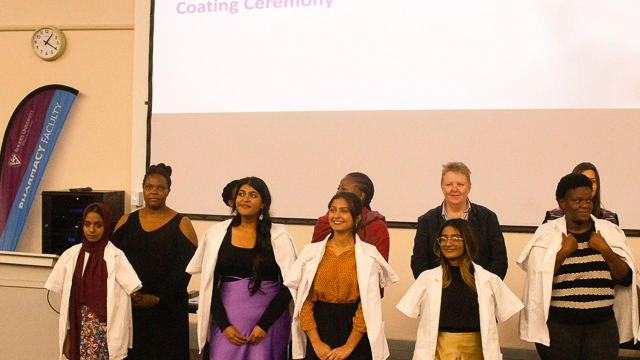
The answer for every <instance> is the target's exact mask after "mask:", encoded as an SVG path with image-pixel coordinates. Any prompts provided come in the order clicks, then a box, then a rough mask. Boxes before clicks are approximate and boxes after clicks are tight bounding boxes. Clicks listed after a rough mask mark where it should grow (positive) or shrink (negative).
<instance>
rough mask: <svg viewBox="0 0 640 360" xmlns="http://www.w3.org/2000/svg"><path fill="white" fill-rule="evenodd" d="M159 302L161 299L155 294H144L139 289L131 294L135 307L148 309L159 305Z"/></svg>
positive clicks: (132, 303)
mask: <svg viewBox="0 0 640 360" xmlns="http://www.w3.org/2000/svg"><path fill="white" fill-rule="evenodd" d="M159 302H160V299H158V297H157V296H155V295H150V294H143V293H141V292H139V291H136V292H134V293H133V294H131V305H133V307H137V308H141V309H148V308H151V307H154V306H156V305H158V303H159Z"/></svg>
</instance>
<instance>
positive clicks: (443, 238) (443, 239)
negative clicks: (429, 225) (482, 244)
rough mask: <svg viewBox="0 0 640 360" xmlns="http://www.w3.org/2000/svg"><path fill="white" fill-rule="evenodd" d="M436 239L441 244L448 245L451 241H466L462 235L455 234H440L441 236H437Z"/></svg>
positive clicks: (453, 242) (457, 243)
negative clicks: (449, 235)
mask: <svg viewBox="0 0 640 360" xmlns="http://www.w3.org/2000/svg"><path fill="white" fill-rule="evenodd" d="M436 240H437V241H438V244H440V245H446V244H447V242H449V241H450V242H451V244H452V245H460V243H461V242H463V241H464V239H463V238H462V237H461V236H455V235H454V236H452V237H446V236H440V237H437V238H436Z"/></svg>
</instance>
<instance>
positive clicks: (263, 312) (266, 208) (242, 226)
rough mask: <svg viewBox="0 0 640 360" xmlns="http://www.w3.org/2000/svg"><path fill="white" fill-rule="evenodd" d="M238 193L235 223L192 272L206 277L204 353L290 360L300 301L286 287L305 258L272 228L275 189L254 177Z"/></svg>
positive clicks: (207, 241)
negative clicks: (295, 305) (294, 306)
mask: <svg viewBox="0 0 640 360" xmlns="http://www.w3.org/2000/svg"><path fill="white" fill-rule="evenodd" d="M237 186H238V187H237V191H236V193H235V201H234V203H233V204H232V208H233V213H232V218H231V219H230V220H226V221H223V222H221V223H219V224H216V225H214V226H213V227H212V228H210V229H209V230H208V231H207V232H206V233H205V235H204V238H203V239H202V241H201V242H200V246H198V250H196V253H195V255H194V256H193V259H191V262H190V263H189V266H187V272H189V273H191V274H196V273H201V274H202V275H201V278H200V279H201V280H200V303H199V309H198V346H199V348H200V350H202V349H203V347H204V346H205V344H206V342H207V340H208V341H209V354H210V359H246V360H270V359H274V360H280V359H286V358H287V344H288V342H289V336H290V333H291V315H290V312H289V304H290V303H291V298H292V296H291V293H290V292H289V289H287V287H285V286H283V285H282V281H283V280H282V279H283V278H284V277H285V276H286V275H287V271H288V270H289V268H290V267H291V265H292V264H293V262H294V261H295V259H296V256H297V251H296V248H295V244H294V243H293V239H292V238H291V235H290V234H289V232H288V231H287V229H286V228H285V226H284V225H280V224H273V223H272V222H271V213H270V208H271V193H270V192H269V188H268V187H267V184H265V182H264V181H262V179H260V178H257V177H247V178H243V179H240V180H239V181H238V184H237ZM208 334H210V335H208Z"/></svg>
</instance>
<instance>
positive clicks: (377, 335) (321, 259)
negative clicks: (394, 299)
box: [284, 192, 399, 360]
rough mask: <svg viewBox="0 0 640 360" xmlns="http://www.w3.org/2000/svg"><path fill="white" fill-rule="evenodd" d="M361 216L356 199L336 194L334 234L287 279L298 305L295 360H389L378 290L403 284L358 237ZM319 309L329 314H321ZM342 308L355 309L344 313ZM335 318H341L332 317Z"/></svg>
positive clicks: (307, 252)
mask: <svg viewBox="0 0 640 360" xmlns="http://www.w3.org/2000/svg"><path fill="white" fill-rule="evenodd" d="M361 210H362V203H361V201H360V198H358V197H357V196H356V195H354V194H351V193H347V192H340V193H338V194H336V195H335V196H334V197H333V198H332V199H331V202H330V203H329V223H330V226H331V228H332V233H331V234H330V235H329V236H328V237H327V239H325V240H324V241H322V242H318V243H313V244H309V245H307V246H305V248H304V250H303V251H302V253H301V254H300V256H299V257H298V259H297V260H296V262H295V263H294V265H293V267H292V268H291V269H290V271H289V274H288V276H287V277H286V278H285V282H284V284H285V285H286V286H288V287H289V288H290V289H291V291H292V293H293V294H294V300H295V309H294V315H293V330H292V332H293V334H292V335H293V340H292V341H293V358H294V359H301V358H304V357H305V356H306V358H307V359H315V358H323V359H352V358H365V359H376V360H380V359H386V358H387V357H388V356H389V348H388V345H387V340H386V337H385V334H384V326H383V322H382V305H381V298H380V288H383V287H385V286H386V285H389V284H392V283H394V282H397V281H398V280H399V278H398V276H397V275H396V273H395V272H394V271H393V270H392V269H391V267H390V266H389V264H387V262H386V261H385V260H384V258H383V257H382V255H380V253H379V252H378V250H377V249H376V247H375V246H373V245H370V244H367V243H364V242H362V241H361V240H360V239H359V238H358V236H357V235H356V229H357V221H358V220H359V219H360V211H361ZM328 284H329V286H328V287H330V288H331V289H328V287H327V286H326V285H328ZM338 293H340V294H338ZM345 294H348V296H345ZM358 299H359V301H358ZM320 305H322V307H323V308H324V309H325V310H322V311H320V310H319V307H320ZM342 306H345V307H350V306H351V308H350V310H347V311H343V310H341V309H342V308H341V307H342ZM356 308H357V309H356ZM327 309H328V310H327ZM301 313H302V314H301ZM336 313H340V314H341V315H339V316H332V315H335V314H336ZM327 322H328V323H330V324H329V325H328V326H329V328H327ZM305 324H306V325H305ZM323 324H324V325H323ZM301 325H302V326H305V327H308V329H306V328H305V329H303V328H302V327H301ZM338 329H340V330H338ZM345 331H346V332H345ZM305 333H306V335H307V336H305ZM338 333H340V334H338ZM307 337H308V339H309V344H308V343H307ZM308 345H311V346H308Z"/></svg>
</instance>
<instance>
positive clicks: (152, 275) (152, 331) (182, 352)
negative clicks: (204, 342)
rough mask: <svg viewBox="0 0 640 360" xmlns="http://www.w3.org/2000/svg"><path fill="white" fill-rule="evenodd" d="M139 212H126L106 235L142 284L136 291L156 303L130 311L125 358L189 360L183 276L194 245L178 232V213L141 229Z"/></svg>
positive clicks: (137, 359) (187, 276) (193, 250)
mask: <svg viewBox="0 0 640 360" xmlns="http://www.w3.org/2000/svg"><path fill="white" fill-rule="evenodd" d="M138 214H139V212H137V211H136V212H133V213H131V214H129V217H128V219H127V222H126V223H124V224H123V225H122V226H121V227H120V228H119V229H118V230H116V232H114V234H113V235H112V237H111V241H112V242H113V244H114V245H116V246H117V247H119V248H120V249H121V250H122V251H123V252H124V254H125V255H126V256H127V259H128V260H129V262H130V263H131V265H132V266H133V269H134V270H135V271H136V273H137V274H138V277H139V278H140V281H142V289H140V292H141V293H145V294H151V295H154V296H157V297H158V298H159V299H160V302H159V303H158V305H156V306H153V307H151V308H149V309H141V308H135V307H134V308H133V349H129V357H128V359H134V360H139V359H167V360H178V359H185V360H188V359H189V309H188V295H187V285H188V284H189V280H190V279H191V275H189V274H187V273H186V272H185V269H186V268H187V264H189V261H190V260H191V258H192V257H193V254H194V253H195V251H196V246H195V245H194V244H193V243H191V241H189V239H188V238H187V237H186V236H185V235H184V234H183V233H182V230H180V222H181V221H182V218H183V215H181V214H176V216H174V217H173V218H172V219H171V220H169V221H168V222H167V223H166V224H164V225H162V226H161V227H160V228H158V229H156V230H153V231H145V230H144V229H143V228H142V225H141V224H140V217H139V215H138Z"/></svg>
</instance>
